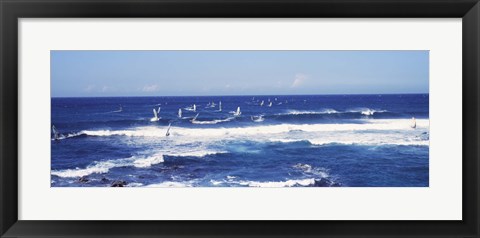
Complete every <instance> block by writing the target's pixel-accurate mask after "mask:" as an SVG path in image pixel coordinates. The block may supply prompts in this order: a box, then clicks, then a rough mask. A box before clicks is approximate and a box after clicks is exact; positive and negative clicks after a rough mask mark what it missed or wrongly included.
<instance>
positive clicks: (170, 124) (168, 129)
mask: <svg viewBox="0 0 480 238" xmlns="http://www.w3.org/2000/svg"><path fill="white" fill-rule="evenodd" d="M171 126H172V123H169V124H168V128H167V133H166V134H165V136H169V135H170V127H171Z"/></svg>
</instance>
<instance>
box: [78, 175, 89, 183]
mask: <svg viewBox="0 0 480 238" xmlns="http://www.w3.org/2000/svg"><path fill="white" fill-rule="evenodd" d="M88 181H89V179H88V178H87V177H86V176H83V177H81V178H79V179H78V182H80V183H86V182H88Z"/></svg>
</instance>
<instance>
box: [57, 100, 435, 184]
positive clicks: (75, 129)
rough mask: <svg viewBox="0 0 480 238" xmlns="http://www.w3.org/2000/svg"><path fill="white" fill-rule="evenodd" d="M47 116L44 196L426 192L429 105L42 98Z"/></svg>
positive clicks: (426, 102)
mask: <svg viewBox="0 0 480 238" xmlns="http://www.w3.org/2000/svg"><path fill="white" fill-rule="evenodd" d="M262 101H263V105H262ZM220 103H221V110H220V106H219V105H220ZM193 105H195V111H194V109H193V107H194V106H193ZM51 106H52V108H51V122H52V126H54V127H55V129H56V131H57V134H54V133H53V132H52V138H51V186H52V187H110V186H127V187H428V186H429V96H428V94H398V95H393V94H388V95H298V96H290V95H270V96H198V97H196V96H192V97H183V96H182V97H112V98H107V97H99V98H52V100H51ZM159 108H160V110H159ZM238 108H240V110H239V111H240V113H237V110H238ZM179 109H181V111H182V113H181V114H182V115H181V117H179V115H178V114H179ZM153 110H155V111H156V112H157V111H159V113H158V118H155V117H154V112H153ZM412 117H415V124H416V128H412V124H413V119H412ZM152 118H153V119H152ZM167 132H168V136H167Z"/></svg>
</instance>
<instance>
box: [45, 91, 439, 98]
mask: <svg viewBox="0 0 480 238" xmlns="http://www.w3.org/2000/svg"><path fill="white" fill-rule="evenodd" d="M413 94H430V93H429V92H427V93H331V94H256V95H255V94H245V95H188V96H165V95H163V96H162V95H155V96H153V95H145V96H73V97H72V96H70V97H69V96H67V97H64V96H61V97H58V96H55V97H52V96H50V98H135V97H137V98H141V97H251V96H254V97H258V96H343V95H413Z"/></svg>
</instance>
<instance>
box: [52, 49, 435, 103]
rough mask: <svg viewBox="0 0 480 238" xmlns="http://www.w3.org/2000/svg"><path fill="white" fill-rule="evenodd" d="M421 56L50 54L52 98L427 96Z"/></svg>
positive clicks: (368, 53)
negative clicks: (417, 94) (403, 94)
mask: <svg viewBox="0 0 480 238" xmlns="http://www.w3.org/2000/svg"><path fill="white" fill-rule="evenodd" d="M428 70H429V56H428V51H51V89H52V96H53V97H102V96H189V95H190V96H194V95H283V94H293V95H297V94H388V93H428V89H429V74H428V72H429V71H428Z"/></svg>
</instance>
